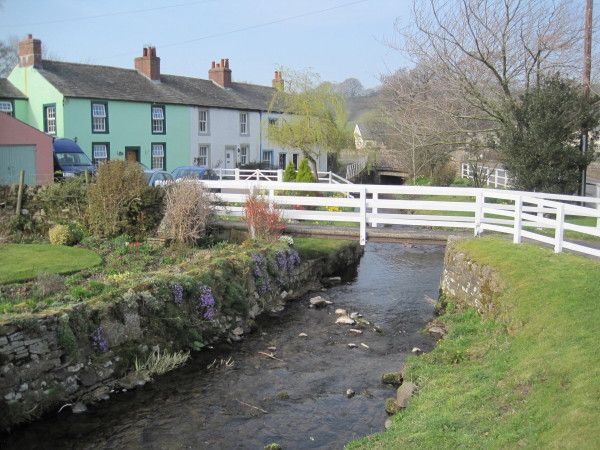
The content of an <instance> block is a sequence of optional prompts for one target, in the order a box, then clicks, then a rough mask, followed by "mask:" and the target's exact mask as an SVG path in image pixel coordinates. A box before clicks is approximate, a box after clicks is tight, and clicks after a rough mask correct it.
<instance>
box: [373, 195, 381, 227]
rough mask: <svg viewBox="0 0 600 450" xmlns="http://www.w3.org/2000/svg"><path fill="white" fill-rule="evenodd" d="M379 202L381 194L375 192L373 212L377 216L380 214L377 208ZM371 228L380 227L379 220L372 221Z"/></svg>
mask: <svg viewBox="0 0 600 450" xmlns="http://www.w3.org/2000/svg"><path fill="white" fill-rule="evenodd" d="M377 200H379V193H378V192H373V205H374V206H373V208H371V212H372V213H373V214H377V213H378V212H379V209H378V208H377ZM371 226H372V227H373V228H377V227H378V226H379V223H377V219H373V220H372V221H371Z"/></svg>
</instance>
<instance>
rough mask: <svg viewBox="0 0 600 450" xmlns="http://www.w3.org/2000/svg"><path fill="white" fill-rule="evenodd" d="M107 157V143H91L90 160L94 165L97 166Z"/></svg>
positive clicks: (106, 159)
mask: <svg viewBox="0 0 600 450" xmlns="http://www.w3.org/2000/svg"><path fill="white" fill-rule="evenodd" d="M108 159H109V152H108V144H107V143H93V144H92V162H93V164H94V165H96V166H99V165H100V164H102V163H105V162H106V161H108Z"/></svg>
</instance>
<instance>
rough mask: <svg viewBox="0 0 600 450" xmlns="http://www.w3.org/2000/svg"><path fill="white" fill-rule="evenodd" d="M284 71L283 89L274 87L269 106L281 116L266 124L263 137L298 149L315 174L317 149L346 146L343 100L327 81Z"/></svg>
mask: <svg viewBox="0 0 600 450" xmlns="http://www.w3.org/2000/svg"><path fill="white" fill-rule="evenodd" d="M286 73H287V74H288V77H286V90H285V91H279V90H277V91H276V92H275V93H274V94H273V98H272V100H271V105H270V107H269V111H274V112H280V113H283V116H282V117H281V118H280V120H279V121H278V123H277V124H273V125H269V127H268V128H267V138H268V139H269V140H270V141H271V142H273V143H275V144H277V145H280V146H282V147H288V148H298V149H300V151H301V152H302V155H303V156H304V158H306V159H307V160H308V162H309V163H310V166H311V170H312V172H313V174H314V175H315V177H317V159H318V158H319V156H320V155H321V152H333V153H335V152H338V151H339V150H341V149H343V148H345V147H347V146H348V145H349V142H350V133H349V132H348V131H347V129H346V122H347V116H346V109H345V103H344V99H343V98H342V97H341V96H340V95H338V94H336V93H335V91H334V90H333V87H332V85H331V84H330V83H319V77H318V75H316V74H314V73H292V72H289V71H288V72H286ZM290 74H291V76H290Z"/></svg>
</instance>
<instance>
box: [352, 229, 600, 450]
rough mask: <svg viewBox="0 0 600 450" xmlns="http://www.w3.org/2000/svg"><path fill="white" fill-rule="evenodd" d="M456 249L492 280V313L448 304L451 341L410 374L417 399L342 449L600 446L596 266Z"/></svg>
mask: <svg viewBox="0 0 600 450" xmlns="http://www.w3.org/2000/svg"><path fill="white" fill-rule="evenodd" d="M455 245H458V246H459V247H460V248H461V249H462V250H465V251H466V252H467V253H468V254H469V257H470V258H471V259H473V260H475V261H477V263H478V264H484V265H489V266H492V267H493V268H494V269H495V270H496V272H497V273H498V274H499V276H500V278H501V280H502V282H503V288H502V291H501V293H500V294H499V295H498V297H497V299H496V301H497V302H498V308H497V311H498V312H497V314H496V316H495V317H493V318H491V317H490V318H486V317H480V316H479V315H478V314H476V312H475V311H474V310H472V309H467V310H461V307H460V305H456V304H455V303H452V301H451V299H449V300H450V303H449V305H448V310H447V314H446V315H445V316H444V317H442V318H441V320H442V321H443V322H445V324H446V326H447V327H448V330H449V332H448V335H447V336H446V338H444V340H443V341H440V343H439V345H438V347H437V348H436V350H435V351H433V352H431V353H430V354H427V355H423V356H422V357H420V358H416V357H415V358H412V359H411V360H410V362H409V365H408V367H407V371H406V379H408V380H412V381H416V382H417V383H418V384H419V392H418V394H417V395H416V396H415V397H413V399H412V401H411V404H410V405H409V407H408V408H407V409H406V410H404V411H402V412H400V413H399V414H397V415H396V416H394V418H393V425H392V426H391V428H390V429H389V430H387V431H386V432H385V433H382V434H380V435H373V436H369V437H366V438H364V439H362V440H360V441H356V442H354V443H352V444H350V445H349V448H352V449H356V448H386V449H388V448H389V449H392V448H393V449H396V448H435V449H440V448H480V447H483V448H513V447H526V448H527V447H528V448H531V447H535V448H597V445H598V444H597V442H598V440H599V438H600V420H598V419H600V351H598V348H597V335H596V329H597V324H598V321H599V319H600V304H599V302H600V283H599V280H600V263H599V262H597V261H593V260H589V259H585V258H582V257H578V256H575V255H569V254H558V255H556V254H554V253H552V251H551V250H548V249H544V248H540V247H537V246H533V245H525V244H523V245H518V246H515V245H513V244H511V243H510V242H509V241H507V240H504V239H499V238H482V239H477V240H470V241H463V242H459V243H457V244H455Z"/></svg>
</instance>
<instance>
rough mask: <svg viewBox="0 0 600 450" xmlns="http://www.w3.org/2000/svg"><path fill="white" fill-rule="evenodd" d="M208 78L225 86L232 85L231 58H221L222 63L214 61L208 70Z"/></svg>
mask: <svg viewBox="0 0 600 450" xmlns="http://www.w3.org/2000/svg"><path fill="white" fill-rule="evenodd" d="M208 78H209V80H211V81H214V82H215V83H217V84H218V85H220V86H222V87H224V88H230V87H231V69H230V68H229V58H221V63H220V64H219V63H215V62H214V61H213V62H212V67H211V69H210V70H209V71H208Z"/></svg>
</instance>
